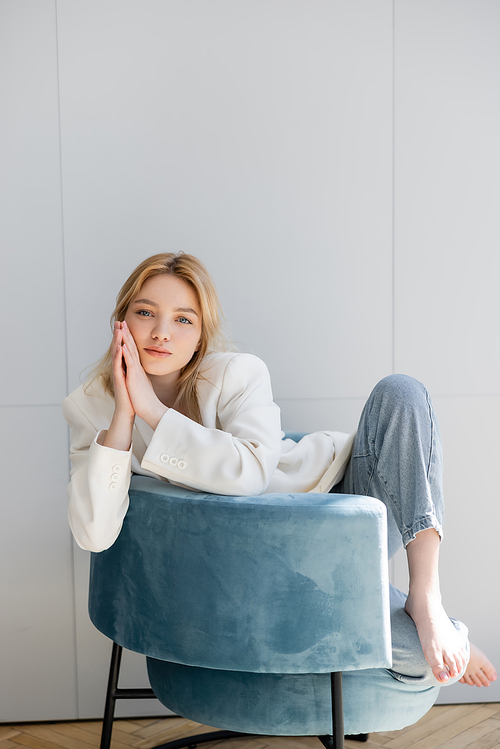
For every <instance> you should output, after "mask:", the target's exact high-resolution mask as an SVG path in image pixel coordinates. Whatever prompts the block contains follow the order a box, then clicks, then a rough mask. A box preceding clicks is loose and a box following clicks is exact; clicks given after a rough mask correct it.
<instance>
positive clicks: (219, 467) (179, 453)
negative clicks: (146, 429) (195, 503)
mask: <svg viewBox="0 0 500 749" xmlns="http://www.w3.org/2000/svg"><path fill="white" fill-rule="evenodd" d="M217 419H218V423H219V424H220V429H219V428H215V429H211V428H208V427H204V426H202V425H201V424H197V423H196V422H194V421H192V420H191V419H188V418H187V417H186V416H183V415H182V414H180V413H179V412H178V411H175V410H173V409H169V411H167V412H166V414H165V415H164V416H163V418H162V419H161V420H160V422H159V424H158V426H157V427H156V430H155V433H154V435H153V437H152V439H151V442H150V444H149V447H148V449H147V450H146V453H145V455H144V458H143V460H142V467H143V468H146V469H148V470H150V471H153V472H154V473H157V474H159V475H160V476H163V477H164V478H167V479H168V480H169V481H171V482H172V483H176V484H181V485H182V486H188V487H190V488H193V489H198V490H201V491H207V492H212V493H214V494H226V495H235V496H238V495H243V496H250V495H258V494H262V493H263V492H264V491H265V489H266V487H267V485H268V484H269V482H270V480H271V477H272V475H273V473H274V471H275V469H276V466H277V465H278V462H279V459H280V455H281V423H280V410H279V408H278V406H277V405H276V404H275V403H273V395H272V390H271V382H270V377H269V372H268V370H267V367H266V365H265V364H264V362H262V361H261V360H260V359H258V358H257V357H255V356H253V355H251V354H235V355H234V356H233V357H232V358H231V359H230V360H229V362H228V363H227V366H226V368H225V371H224V375H223V379H222V385H221V389H220V395H219V399H218V404H217Z"/></svg>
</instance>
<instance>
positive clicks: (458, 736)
mask: <svg viewBox="0 0 500 749" xmlns="http://www.w3.org/2000/svg"><path fill="white" fill-rule="evenodd" d="M203 730H205V727H203V726H200V725H199V724H198V723H193V722H192V721H189V720H184V719H183V718H163V719H158V718H141V719H137V720H117V721H115V724H114V729H113V741H112V744H111V746H112V749H132V747H135V748H136V749H151V748H152V747H154V746H156V745H158V744H161V743H162V742H165V741H169V740H173V739H176V738H180V737H182V736H189V735H194V734H196V733H200V732H202V731H203ZM100 732H101V723H100V722H99V721H78V722H76V723H22V724H20V725H5V724H3V725H0V749H20V747H19V745H22V746H25V747H29V749H61V748H62V749H96V747H99V738H100ZM345 745H346V749H347V747H349V749H356V748H358V749H361V747H367V749H380V748H381V747H387V749H407V747H412V749H465V747H470V749H500V703H495V702H493V703H492V702H490V703H485V704H476V705H436V706H435V707H433V708H431V710H430V711H429V712H428V713H427V715H425V716H424V717H423V718H422V719H421V720H420V721H419V722H418V723H416V724H415V725H414V726H410V727H409V728H405V729H403V730H402V731H392V732H389V733H373V734H370V738H369V740H368V741H367V742H366V743H364V744H362V743H359V742H354V741H346V742H345ZM203 746H204V747H206V749H212V748H215V747H217V749H266V748H267V747H269V749H321V747H322V744H321V743H320V742H319V741H318V739H315V738H288V737H285V736H283V737H275V738H260V737H256V738H255V739H238V740H236V739H232V740H230V741H224V742H217V743H212V744H204V745H200V747H203Z"/></svg>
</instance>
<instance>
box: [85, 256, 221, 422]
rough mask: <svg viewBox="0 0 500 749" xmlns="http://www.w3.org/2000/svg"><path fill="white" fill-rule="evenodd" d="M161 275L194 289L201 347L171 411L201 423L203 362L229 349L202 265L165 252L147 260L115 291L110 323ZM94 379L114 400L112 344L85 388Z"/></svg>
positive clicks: (213, 292)
mask: <svg viewBox="0 0 500 749" xmlns="http://www.w3.org/2000/svg"><path fill="white" fill-rule="evenodd" d="M160 275H169V276H177V277H178V278H181V279H182V280H183V281H185V282H186V283H188V284H189V285H190V286H191V288H192V289H193V290H194V292H195V294H196V296H197V298H198V302H199V305H200V308H201V338H200V346H199V348H198V350H197V351H195V352H194V354H193V356H192V358H191V360H190V361H189V362H188V363H187V364H186V366H185V367H183V369H182V370H181V374H180V378H179V385H178V391H177V398H176V400H175V404H174V408H176V409H177V410H180V411H182V413H184V414H186V415H187V416H189V418H191V419H193V420H194V421H197V422H198V423H201V414H200V408H199V404H198V393H197V380H198V378H199V377H200V369H201V365H202V362H203V359H204V357H205V356H206V354H207V353H210V352H211V351H224V350H228V349H229V348H230V347H229V345H228V343H227V339H226V336H225V334H224V330H223V325H222V312H221V308H220V303H219V297H218V295H217V291H216V289H215V285H214V282H213V281H212V279H211V277H210V274H209V273H208V271H207V269H206V268H205V266H204V265H203V263H202V262H201V261H200V260H198V258H196V257H194V255H188V254H185V253H183V252H178V253H173V252H164V253H161V254H159V255H153V256H152V257H148V258H147V259H146V260H144V261H143V262H142V263H140V264H139V265H138V266H137V268H136V269H135V270H134V271H133V272H132V273H131V274H130V276H129V277H128V278H127V280H126V281H125V283H124V284H123V286H122V287H121V289H120V291H119V292H118V296H117V297H116V307H115V309H114V311H113V314H112V315H111V320H110V322H111V329H113V327H114V323H115V322H116V321H119V322H123V320H124V319H125V315H126V314H127V309H128V306H129V304H130V302H131V301H132V300H133V299H134V298H135V296H136V295H137V294H138V292H139V291H140V289H141V288H142V286H143V284H144V283H145V281H147V280H148V278H152V277H153V276H160ZM97 379H100V381H101V384H102V386H103V388H104V390H106V391H107V392H108V393H110V394H111V395H112V396H113V397H114V394H115V393H114V388H113V367H112V360H111V344H110V346H109V348H108V350H107V351H106V353H105V354H104V356H103V357H102V359H100V360H99V361H98V363H97V364H96V366H95V368H94V370H93V371H92V373H91V375H90V379H89V380H88V382H87V383H86V385H85V389H87V388H88V387H89V386H90V384H91V383H92V382H94V381H95V380H97Z"/></svg>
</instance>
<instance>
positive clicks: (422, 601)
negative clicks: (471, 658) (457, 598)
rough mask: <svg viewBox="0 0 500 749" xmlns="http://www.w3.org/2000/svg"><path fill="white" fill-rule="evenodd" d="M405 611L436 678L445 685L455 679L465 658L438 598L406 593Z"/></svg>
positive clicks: (436, 596)
mask: <svg viewBox="0 0 500 749" xmlns="http://www.w3.org/2000/svg"><path fill="white" fill-rule="evenodd" d="M405 611H406V613H407V614H409V616H411V618H412V619H413V621H414V622H415V625H416V627H417V632H418V636H419V639H420V644H421V645H422V650H423V651H424V656H425V659H426V661H427V662H428V664H429V665H430V667H431V668H432V673H433V674H434V676H435V677H436V679H437V680H438V681H439V682H441V684H446V682H447V681H449V679H450V678H453V677H455V676H458V675H459V674H460V673H461V672H462V671H463V669H464V667H465V664H466V662H467V655H466V652H465V648H464V647H463V645H462V643H461V639H460V637H459V635H458V632H457V630H456V629H455V627H454V626H453V624H452V623H451V621H450V620H449V618H448V616H447V614H446V611H445V610H444V608H443V605H442V603H441V599H440V596H439V595H427V594H423V595H421V596H418V595H415V594H409V595H408V598H407V599H406V604H405ZM488 663H489V661H488ZM490 665H491V664H490Z"/></svg>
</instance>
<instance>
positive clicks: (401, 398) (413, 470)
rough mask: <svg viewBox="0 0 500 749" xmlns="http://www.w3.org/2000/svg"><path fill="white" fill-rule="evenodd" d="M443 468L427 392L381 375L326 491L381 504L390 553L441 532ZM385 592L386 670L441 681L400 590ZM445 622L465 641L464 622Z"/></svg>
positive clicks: (404, 379)
mask: <svg viewBox="0 0 500 749" xmlns="http://www.w3.org/2000/svg"><path fill="white" fill-rule="evenodd" d="M442 475H443V449H442V442H441V435H440V433H439V426H438V423H437V419H436V415H435V413H434V409H433V407H432V403H431V400H430V396H429V393H428V392H427V390H426V389H425V387H424V386H423V385H422V384H421V383H420V382H417V380H414V379H413V378H411V377H407V376H406V375H390V376H389V377H385V378H384V379H383V380H381V381H380V382H379V383H378V385H376V386H375V388H374V389H373V391H372V393H371V395H370V397H369V398H368V400H367V402H366V405H365V407H364V409H363V413H362V414H361V418H360V421H359V427H358V432H357V435H356V439H355V442H354V448H353V452H352V456H351V459H350V461H349V463H348V465H347V469H346V472H345V475H344V477H343V479H342V480H341V481H340V483H339V484H337V485H336V486H334V487H333V489H332V490H331V491H332V492H335V493H340V494H357V495H367V496H370V497H376V498H377V499H380V500H381V501H382V502H383V503H384V504H385V506H386V507H387V525H388V544H389V557H392V556H393V555H394V553H395V552H396V551H397V550H398V548H400V546H401V544H403V545H404V546H405V547H406V545H407V544H408V543H409V542H410V541H412V540H413V539H414V538H415V536H416V534H417V533H418V532H419V531H422V530H426V529H427V528H435V529H436V530H437V531H438V533H439V535H440V536H441V538H442V537H443V516H444V501H443V480H442ZM390 593H391V596H390V598H391V630H392V640H393V666H392V669H391V674H392V675H393V676H394V678H396V679H399V680H400V681H404V682H415V681H418V682H420V683H422V685H424V684H428V685H429V686H431V685H432V686H435V685H438V684H439V685H440V686H442V685H441V684H440V683H439V682H438V681H437V680H436V679H435V677H434V675H433V674H432V671H431V668H430V666H429V665H428V664H427V661H426V660H425V658H424V654H423V652H422V648H421V646H420V640H419V639H418V634H417V630H416V627H415V624H414V623H413V620H412V619H411V617H409V616H408V614H406V612H405V610H404V604H405V600H406V597H405V596H404V594H403V593H401V591H399V590H397V589H396V588H393V587H392V586H391V591H390ZM451 621H452V622H453V624H454V626H455V627H456V629H457V630H458V631H459V632H460V633H461V635H463V638H464V643H466V647H467V648H468V642H467V627H466V626H465V625H464V624H462V623H461V622H458V621H456V620H455V619H451ZM460 676H461V675H460ZM460 676H458V677H456V678H454V679H450V680H449V681H448V682H446V685H448V684H451V683H454V682H456V681H457V680H458V679H459V678H460Z"/></svg>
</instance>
